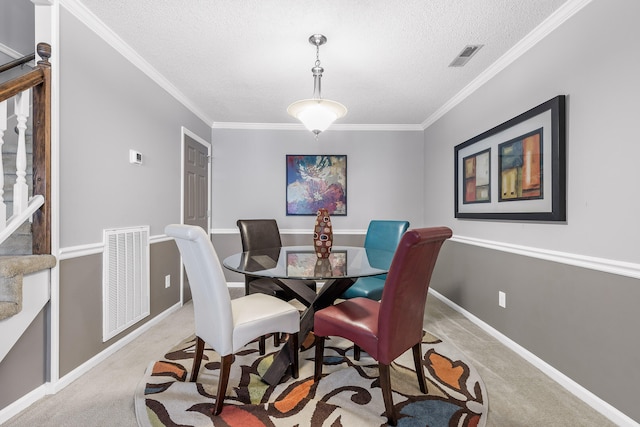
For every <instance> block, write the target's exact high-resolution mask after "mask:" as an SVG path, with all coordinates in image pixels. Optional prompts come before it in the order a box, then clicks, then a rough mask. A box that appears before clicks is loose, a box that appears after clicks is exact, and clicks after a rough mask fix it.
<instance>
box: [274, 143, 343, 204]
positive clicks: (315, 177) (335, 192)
mask: <svg viewBox="0 0 640 427" xmlns="http://www.w3.org/2000/svg"><path fill="white" fill-rule="evenodd" d="M286 198H287V215H316V212H318V209H320V208H325V209H327V210H328V211H329V215H334V216H345V215H347V156H346V155H325V154H315V155H306V154H305V155H292V154H287V189H286Z"/></svg>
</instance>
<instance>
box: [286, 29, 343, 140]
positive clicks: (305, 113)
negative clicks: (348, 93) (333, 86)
mask: <svg viewBox="0 0 640 427" xmlns="http://www.w3.org/2000/svg"><path fill="white" fill-rule="evenodd" d="M326 42H327V38H326V37H325V36H323V35H322V34H314V35H312V36H311V37H309V43H311V44H312V45H314V46H315V47H316V62H315V65H314V67H313V68H312V69H311V72H312V73H313V98H312V99H302V100H300V101H296V102H294V103H293V104H291V105H289V107H288V108H287V113H289V114H290V115H291V116H293V117H295V118H296V119H298V120H300V121H301V122H302V124H303V125H304V126H305V127H306V128H307V129H308V130H310V131H311V132H313V133H314V134H315V135H316V139H317V138H318V135H319V134H320V132H322V131H324V130H326V129H327V128H328V127H329V126H331V123H333V122H334V121H335V120H336V119H339V118H340V117H344V115H345V114H347V108H346V107H345V106H344V105H342V104H341V103H339V102H336V101H331V100H329V99H322V95H321V88H320V80H321V79H322V73H323V71H324V68H322V67H321V66H320V46H322V45H323V44H325V43H326Z"/></svg>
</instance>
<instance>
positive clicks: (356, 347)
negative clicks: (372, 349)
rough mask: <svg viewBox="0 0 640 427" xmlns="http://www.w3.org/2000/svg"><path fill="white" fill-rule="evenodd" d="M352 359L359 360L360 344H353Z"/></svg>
mask: <svg viewBox="0 0 640 427" xmlns="http://www.w3.org/2000/svg"><path fill="white" fill-rule="evenodd" d="M353 360H360V346H359V345H358V344H354V345H353Z"/></svg>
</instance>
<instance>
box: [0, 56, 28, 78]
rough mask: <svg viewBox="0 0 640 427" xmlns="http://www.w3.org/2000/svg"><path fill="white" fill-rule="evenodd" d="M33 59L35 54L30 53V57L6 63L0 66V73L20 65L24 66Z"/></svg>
mask: <svg viewBox="0 0 640 427" xmlns="http://www.w3.org/2000/svg"><path fill="white" fill-rule="evenodd" d="M35 57H36V54H35V53H32V54H31V55H26V56H23V57H22V58H18V59H16V60H14V61H11V62H7V63H6V64H3V65H0V73H3V72H5V71H7V70H10V69H12V68H15V67H18V66H20V65H22V64H26V63H27V62H29V61H33V60H34V59H35Z"/></svg>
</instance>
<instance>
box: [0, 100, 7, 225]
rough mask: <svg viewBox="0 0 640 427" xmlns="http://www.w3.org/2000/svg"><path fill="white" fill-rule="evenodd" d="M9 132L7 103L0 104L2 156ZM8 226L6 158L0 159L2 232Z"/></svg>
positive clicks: (0, 220) (0, 149)
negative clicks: (5, 133) (5, 195)
mask: <svg viewBox="0 0 640 427" xmlns="http://www.w3.org/2000/svg"><path fill="white" fill-rule="evenodd" d="M6 130H7V101H2V102H0V155H2V146H3V144H4V132H5V131H6ZM6 226H7V205H6V204H5V203H4V156H3V158H2V159H0V230H4V229H5V227H6Z"/></svg>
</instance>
